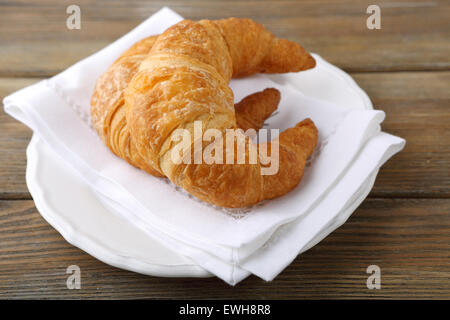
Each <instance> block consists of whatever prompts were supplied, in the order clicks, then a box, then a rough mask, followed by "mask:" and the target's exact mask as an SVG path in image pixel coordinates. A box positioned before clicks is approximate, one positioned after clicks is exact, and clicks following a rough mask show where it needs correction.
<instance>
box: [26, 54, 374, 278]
mask: <svg viewBox="0 0 450 320" xmlns="http://www.w3.org/2000/svg"><path fill="white" fill-rule="evenodd" d="M314 57H315V58H316V61H317V66H316V68H315V69H313V70H310V71H307V72H301V73H291V74H286V75H281V76H280V75H271V76H270V78H271V79H272V80H274V81H276V82H278V83H280V84H283V85H291V86H295V87H296V88H297V89H300V90H301V91H302V92H303V93H304V94H305V95H307V96H310V97H314V98H317V99H322V100H326V101H330V102H333V103H336V104H339V105H341V106H344V107H351V108H361V109H372V103H371V102H370V99H369V98H368V97H367V95H366V94H365V92H364V91H362V90H361V88H359V87H358V85H357V84H356V83H355V82H354V81H353V79H352V78H351V77H350V76H349V75H348V74H346V73H345V72H343V71H342V70H340V69H338V68H336V67H335V66H333V65H331V64H329V63H328V62H326V61H325V60H323V59H322V58H321V57H320V56H318V55H314ZM27 159H28V165H27V173H26V180H27V185H28V189H29V191H30V193H31V195H32V197H33V199H34V202H35V204H36V208H37V209H38V211H39V212H40V213H41V215H42V216H43V217H44V219H45V220H47V222H48V223H50V224H51V225H52V226H53V227H54V228H55V229H56V230H58V231H59V232H60V233H61V235H62V236H63V237H64V238H65V239H66V240H67V241H68V242H69V243H71V244H73V245H74V246H76V247H78V248H80V249H82V250H84V251H86V252H87V253H89V254H90V255H92V256H94V257H96V258H97V259H99V260H101V261H103V262H105V263H107V264H110V265H112V266H115V267H118V268H122V269H126V270H130V271H134V272H139V273H143V274H148V275H153V276H164V277H186V276H189V277H208V276H211V274H210V273H209V272H207V271H206V270H204V269H202V268H201V267H199V266H197V265H196V264H195V263H193V262H192V261H191V260H190V259H188V258H185V257H183V256H181V255H179V254H177V253H176V252H173V251H172V250H171V249H169V248H167V247H165V246H164V244H163V243H161V242H159V241H157V240H156V239H153V238H151V237H149V236H148V235H146V234H144V233H143V232H142V231H140V230H139V229H137V228H135V227H134V226H132V225H131V224H129V223H127V222H126V221H125V220H123V219H121V218H120V217H118V216H117V215H115V214H113V213H111V212H109V211H108V210H107V209H106V208H105V207H104V206H103V205H102V204H101V202H100V201H99V199H98V198H97V196H96V195H95V193H94V192H93V191H92V190H91V189H90V188H89V187H88V186H87V185H86V184H85V183H84V181H83V180H82V179H81V177H80V176H79V175H78V174H77V172H76V171H74V170H73V169H72V168H71V167H70V166H68V165H67V164H66V163H65V162H64V161H63V160H62V159H61V158H60V157H59V156H58V155H57V154H55V153H54V152H53V151H52V149H51V148H50V147H49V146H47V145H46V143H45V142H43V141H42V140H40V139H39V138H38V137H37V136H36V135H34V136H33V138H32V139H31V142H30V144H29V146H28V149H27ZM371 187H372V183H368V184H367V187H366V188H367V190H366V191H367V192H368V191H369V190H370V188H371ZM344 221H345V220H344ZM339 225H340V224H337V225H335V226H334V227H333V230H334V229H335V228H337V227H338V226H339ZM331 231H332V230H328V232H327V233H326V234H328V233H329V232H331ZM326 234H324V233H321V234H317V235H316V237H315V238H314V239H313V240H311V242H310V245H308V246H307V247H308V248H310V247H311V246H313V245H315V244H316V243H317V242H319V241H320V240H321V239H322V238H323V237H324V236H325V235H326Z"/></svg>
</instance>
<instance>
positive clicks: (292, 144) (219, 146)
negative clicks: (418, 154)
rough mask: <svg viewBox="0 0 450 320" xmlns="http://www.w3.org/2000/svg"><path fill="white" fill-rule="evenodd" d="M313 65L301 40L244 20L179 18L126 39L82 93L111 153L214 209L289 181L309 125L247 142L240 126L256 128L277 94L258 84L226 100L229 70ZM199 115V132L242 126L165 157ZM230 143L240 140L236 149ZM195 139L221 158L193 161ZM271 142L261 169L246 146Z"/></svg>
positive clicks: (308, 141)
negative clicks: (270, 157) (88, 95)
mask: <svg viewBox="0 0 450 320" xmlns="http://www.w3.org/2000/svg"><path fill="white" fill-rule="evenodd" d="M314 66H315V60H314V58H313V57H312V56H311V55H310V54H308V53H307V52H306V51H305V50H304V49H303V48H302V47H301V46H300V45H298V44H297V43H294V42H291V41H288V40H285V39H278V38H276V37H275V36H274V35H273V34H272V33H270V32H269V31H267V30H266V29H265V28H264V27H263V26H262V25H260V24H258V23H256V22H254V21H252V20H250V19H237V18H230V19H224V20H215V21H211V20H201V21H198V22H194V21H190V20H184V21H181V22H180V23H178V24H176V25H174V26H172V27H170V28H169V29H167V30H166V31H165V32H164V33H162V34H161V35H159V36H153V37H149V38H146V39H144V40H141V41H140V42H138V43H136V44H135V45H133V46H132V47H131V48H130V49H128V50H127V51H126V52H124V53H123V54H122V55H121V56H120V57H119V59H117V60H116V61H115V62H114V63H113V65H112V66H111V67H110V68H109V69H108V70H107V71H106V72H105V73H104V74H103V75H102V76H101V77H100V78H99V79H98V81H97V84H96V87H95V89H94V94H93V96H92V99H91V116H92V123H93V126H94V128H95V129H96V130H97V132H98V134H99V136H100V138H101V139H102V140H103V141H104V142H105V144H106V145H107V146H108V147H109V148H110V149H111V150H112V151H113V152H114V153H115V154H116V155H118V156H119V157H121V158H123V159H125V160H126V161H128V162H129V163H130V164H132V165H134V166H136V167H138V168H141V169H143V170H145V171H146V172H148V173H150V174H152V175H155V176H160V177H167V178H168V179H170V181H172V182H173V183H174V184H175V185H178V186H180V187H182V188H184V189H185V190H186V191H187V192H189V193H190V194H192V195H194V196H196V197H197V198H199V199H201V200H203V201H206V202H209V203H212V204H214V205H218V206H222V207H231V208H237V207H246V206H250V205H254V204H256V203H258V202H260V201H262V200H264V199H272V198H275V197H279V196H282V195H284V194H286V193H287V192H289V191H290V190H292V189H293V188H295V187H296V186H297V185H298V183H299V182H300V180H301V178H302V176H303V172H304V167H305V163H306V160H307V158H308V157H309V156H310V155H311V154H312V152H313V151H314V148H315V146H316V143H317V135H318V133H317V129H316V127H315V126H314V123H313V122H312V121H311V120H310V119H306V120H304V121H302V122H300V123H298V124H297V125H296V126H295V127H293V128H290V129H287V130H285V131H284V132H282V133H281V134H280V135H279V137H278V138H277V139H276V141H272V142H267V143H259V144H258V145H256V144H254V143H253V141H252V140H251V138H250V137H249V136H248V135H246V134H245V133H244V132H243V130H248V129H256V130H257V129H260V128H261V127H262V125H263V123H264V120H265V119H266V118H267V117H268V116H269V115H270V114H271V113H272V112H273V111H274V110H275V109H276V108H277V105H278V103H279V100H280V95H279V92H278V91H277V90H275V89H266V90H264V91H262V92H258V93H255V94H253V95H250V96H248V97H246V98H244V99H243V100H242V101H241V102H239V103H238V104H236V105H234V104H233V101H234V97H233V92H232V91H231V89H230V88H229V86H228V83H229V81H230V79H231V78H232V77H242V76H246V75H251V74H255V73H259V72H265V73H283V72H298V71H302V70H307V69H310V68H313V67H314ZM198 123H200V129H201V132H208V130H209V129H214V130H215V131H214V132H220V133H223V135H222V136H223V137H225V136H226V134H228V132H229V131H230V130H234V129H238V128H239V129H243V130H234V136H233V137H232V140H230V141H229V140H225V138H221V137H219V136H214V137H213V138H211V137H210V139H202V140H200V141H198V140H196V139H195V138H194V140H193V141H190V144H189V148H190V149H192V150H194V152H193V153H192V152H189V153H187V155H186V154H185V152H184V151H186V150H185V149H183V152H182V153H183V156H182V157H183V161H174V157H173V155H174V153H177V154H178V153H179V145H178V144H177V141H179V140H180V137H179V136H178V137H177V136H176V135H177V134H179V131H180V130H184V131H185V132H188V133H189V134H190V135H191V136H194V137H195V134H196V130H197V129H198V128H196V126H197V124H198ZM227 139H228V138H227ZM237 141H244V148H240V147H238V144H237V143H236V142H237ZM198 143H200V150H201V151H200V152H202V150H203V151H204V152H206V151H207V150H209V152H211V153H210V154H211V155H213V157H215V159H217V157H218V158H220V159H227V161H226V162H225V163H223V162H212V163H211V162H208V161H197V159H198V158H197V156H198V152H197V153H196V151H195V150H196V147H197V146H198ZM275 146H276V149H277V150H278V159H277V161H278V165H277V168H278V170H277V171H276V172H274V173H273V174H262V172H263V169H264V168H266V167H268V166H270V164H268V163H267V162H264V161H263V160H262V159H261V158H259V157H256V158H255V159H256V160H255V159H254V158H253V154H252V152H251V151H252V150H260V149H266V151H267V154H271V153H274V150H275ZM175 150H176V152H175ZM211 150H212V151H211ZM201 155H202V154H201ZM200 158H201V156H200ZM228 159H231V160H233V161H228ZM242 159H243V160H244V161H240V160H242ZM251 159H254V161H251ZM149 192H151V190H150V191H149Z"/></svg>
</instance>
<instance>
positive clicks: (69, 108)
mask: <svg viewBox="0 0 450 320" xmlns="http://www.w3.org/2000/svg"><path fill="white" fill-rule="evenodd" d="M181 19H182V18H181V17H180V16H179V15H177V14H176V13H174V12H173V11H171V10H170V9H168V8H164V9H162V10H160V11H159V12H158V13H156V14H155V15H153V16H152V17H150V18H149V19H147V20H146V21H144V22H143V23H142V24H141V25H139V26H138V27H136V28H135V29H134V30H132V31H131V32H130V33H128V34H126V35H125V36H123V37H122V38H120V39H119V40H117V41H115V42H114V43H113V44H111V45H109V46H108V47H106V48H105V49H103V50H101V51H99V52H97V53H96V54H94V55H92V56H90V57H88V58H86V59H84V60H82V61H80V62H78V63H77V64H75V65H73V66H72V67H70V68H68V69H67V70H65V71H64V72H62V73H60V74H58V75H56V76H55V77H53V78H51V79H49V80H44V81H41V82H39V83H37V84H35V85H32V86H30V87H27V88H24V89H22V90H19V91H17V92H16V93H13V94H12V95H10V96H8V97H6V98H5V99H4V105H5V111H6V112H7V113H8V114H10V115H11V116H13V117H15V118H16V119H18V120H19V121H21V122H23V123H25V124H26V125H27V126H29V127H30V128H31V129H32V130H33V131H34V132H35V134H38V135H39V136H40V137H41V138H42V139H43V140H44V141H46V142H47V143H48V144H49V145H50V146H51V148H52V149H53V150H54V151H55V152H57V153H58V154H59V155H60V156H61V157H62V158H63V159H64V160H65V161H66V162H67V163H69V164H70V165H71V166H72V167H73V168H74V169H75V170H76V171H77V172H79V174H80V176H81V177H82V178H83V179H84V180H85V181H86V183H87V184H88V185H89V186H90V187H91V188H93V189H94V190H95V191H96V192H97V193H98V195H99V198H100V199H101V200H102V201H103V203H104V204H105V205H106V206H108V207H109V208H110V209H111V211H112V212H114V213H116V214H119V215H121V216H122V217H125V218H126V219H127V220H128V221H129V222H130V223H132V224H133V225H135V226H137V227H139V228H141V229H142V230H144V231H146V232H148V233H149V234H151V235H152V237H153V238H155V237H156V238H158V239H160V240H161V241H163V242H164V243H165V244H167V245H168V246H169V247H171V248H172V249H174V250H175V251H177V252H179V253H180V254H182V255H185V256H188V257H190V258H191V259H192V260H193V261H195V262H196V263H198V264H199V265H200V266H202V267H203V268H205V269H207V270H208V271H210V272H211V273H213V274H215V275H217V276H218V277H220V278H222V279H223V280H225V281H226V282H228V283H230V284H235V283H237V282H239V281H241V280H242V279H244V278H245V277H246V276H248V275H249V274H250V273H254V274H256V275H258V276H260V277H262V278H263V279H266V280H270V279H273V278H274V277H275V276H276V275H277V274H278V273H279V272H280V271H281V270H282V269H283V268H284V267H285V266H286V265H288V264H289V263H290V262H291V261H292V259H293V258H295V256H296V255H297V254H298V253H300V252H302V251H303V250H305V249H307V248H308V247H310V246H311V245H313V242H314V241H317V239H319V238H320V237H321V236H322V237H324V236H326V234H328V233H329V232H331V231H332V230H334V228H336V227H337V226H338V225H339V224H341V223H343V222H344V221H345V219H346V218H347V217H348V216H349V215H350V214H351V212H352V211H353V210H354V209H355V208H356V206H357V205H358V204H359V203H360V202H361V201H362V200H363V199H364V198H365V196H366V195H367V193H368V192H369V190H370V187H371V184H372V183H373V180H374V177H375V176H376V172H377V170H378V169H379V167H380V166H381V165H382V164H383V163H384V162H385V161H386V160H387V159H388V158H389V157H390V156H392V155H393V154H395V153H396V152H398V151H399V150H401V149H402V148H403V145H404V140H402V139H400V138H397V137H394V136H391V135H388V134H386V133H382V132H380V123H381V122H382V120H383V119H384V113H383V112H382V111H375V110H361V109H354V108H353V109H352V108H349V106H340V105H338V104H333V103H330V102H326V101H322V100H319V99H315V98H311V97H307V96H305V95H304V94H303V93H302V92H301V91H300V90H301V88H300V90H299V89H297V88H295V87H294V86H289V85H280V84H279V82H274V81H272V80H271V78H270V77H269V76H263V75H257V76H254V77H249V78H245V79H239V80H232V81H231V87H232V89H233V91H234V93H235V99H236V101H239V100H240V99H241V98H242V97H244V96H245V95H247V94H249V93H253V92H255V91H259V90H262V89H264V88H267V87H275V88H278V89H279V90H280V91H281V94H282V100H281V103H280V106H279V110H278V113H277V114H276V115H274V116H273V117H271V118H270V119H269V120H268V122H269V127H268V128H269V129H270V128H276V129H280V130H284V129H286V128H288V127H290V126H293V125H295V124H296V122H298V121H300V120H302V119H304V118H306V117H310V118H312V120H313V121H314V122H315V123H316V125H317V127H318V129H319V145H318V147H317V150H316V152H315V153H314V155H313V157H312V159H311V161H310V165H309V166H308V167H307V168H306V170H305V175H304V178H303V180H302V182H301V183H300V185H299V186H298V187H297V188H296V189H295V190H293V191H292V192H290V193H289V194H287V195H286V196H284V197H282V198H279V199H275V200H272V201H268V202H266V203H263V204H262V205H258V206H255V207H253V208H250V209H246V210H225V209H222V208H218V207H215V206H212V205H208V204H205V203H203V202H201V201H199V200H197V199H195V198H194V197H192V196H190V195H188V194H187V193H185V192H184V191H183V190H180V189H179V188H176V187H175V186H174V185H172V184H171V183H170V182H168V181H167V179H159V178H155V177H153V176H150V175H148V174H146V173H144V172H142V171H140V170H138V169H136V168H134V167H132V166H130V165H129V164H127V163H126V162H125V161H123V160H122V159H119V158H117V157H116V156H114V155H113V154H112V153H111V152H110V151H109V150H108V149H107V148H106V146H104V145H103V143H102V142H101V141H100V139H99V138H98V136H97V134H96V132H95V131H94V130H93V129H92V127H91V126H90V116H89V108H90V105H89V100H90V97H91V94H92V91H93V88H94V85H95V81H96V79H97V78H98V76H99V75H100V74H101V73H102V72H104V71H105V70H106V69H107V68H108V66H109V65H110V64H111V63H112V62H113V61H114V60H115V59H116V58H117V57H118V56H119V55H120V54H121V53H122V52H123V51H124V50H126V49H127V48H128V47H130V46H131V45H132V44H133V43H135V42H136V41H138V40H140V39H142V38H144V37H147V36H149V35H153V34H159V33H161V32H163V31H164V30H165V29H166V28H167V27H169V26H170V25H172V24H174V23H177V22H178V21H180V20H181ZM306 72H314V70H311V71H306ZM281 77H282V76H281ZM318 85H320V84H318Z"/></svg>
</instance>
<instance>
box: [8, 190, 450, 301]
mask: <svg viewBox="0 0 450 320" xmlns="http://www.w3.org/2000/svg"><path fill="white" fill-rule="evenodd" d="M449 250H450V199H421V200H411V199H369V200H366V201H365V202H364V203H363V205H362V206H361V207H360V208H359V209H357V210H356V212H355V213H354V214H353V216H352V217H351V218H350V219H349V221H347V223H345V224H344V225H343V226H342V227H341V228H339V229H338V230H336V231H335V232H334V233H332V234H331V235H330V236H328V237H327V238H326V239H325V240H324V241H322V242H321V243H319V244H318V245H317V246H315V247H314V248H313V249H311V250H309V251H307V252H306V253H304V254H302V255H301V256H300V257H298V258H297V259H296V260H295V261H294V262H293V263H292V264H291V265H290V266H289V267H288V268H286V269H285V270H284V271H283V272H282V273H281V274H280V275H279V276H278V277H277V278H276V280H275V281H273V282H264V281H263V280H261V279H259V278H256V277H254V276H252V277H250V278H248V279H246V280H244V281H243V282H241V283H240V284H238V285H237V286H235V287H230V286H228V285H227V284H225V283H224V282H222V281H221V280H219V279H217V278H208V279H189V278H175V279H174V278H157V277H149V276H144V275H139V274H136V273H132V272H128V271H124V270H119V269H116V268H113V267H110V266H108V265H106V264H103V263H102V262H100V261H98V260H96V259H94V258H92V257H90V256H89V255H87V254H86V253H84V252H82V251H81V250H79V249H77V248H75V247H73V246H71V245H70V244H68V243H67V242H66V241H65V240H64V239H63V238H62V237H61V236H60V235H59V234H58V233H57V232H56V231H55V230H54V229H53V228H52V227H50V226H49V225H48V224H47V222H46V221H44V220H43V219H42V218H41V217H40V215H39V214H38V212H37V211H36V209H35V208H34V203H33V202H32V201H0V298H27V299H28V298H55V299H61V298H64V299H67V298H85V299H91V298H96V299H102V298H103V299H107V298H115V299H128V298H187V297H189V298H198V299H203V298H209V299H216V298H224V299H230V298H236V297H239V298H243V299H244V298H248V299H260V298H264V299H299V298H302V299H303V298H308V299H309V298H317V299H323V298H339V299H346V298H357V299H359V298H447V299H448V298H450V283H449V281H448V279H449V277H450V255H449ZM73 264H76V265H78V266H79V267H80V268H81V277H82V278H81V289H80V290H68V289H67V287H66V280H67V277H68V276H67V275H66V268H67V267H68V266H69V265H73ZM369 265H378V266H379V267H380V269H381V289H380V290H369V289H367V287H366V280H367V277H368V274H367V273H366V269H367V267H368V266H369Z"/></svg>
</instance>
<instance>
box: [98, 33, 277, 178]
mask: <svg viewBox="0 0 450 320" xmlns="http://www.w3.org/2000/svg"><path fill="white" fill-rule="evenodd" d="M156 38H157V36H151V37H148V38H145V39H143V40H141V41H138V42H137V43H135V44H134V45H133V46H132V47H131V48H129V49H128V50H126V51H125V52H124V53H122V55H121V56H120V57H119V58H118V59H117V60H116V61H115V62H114V63H113V64H112V65H111V66H110V67H109V68H108V70H107V71H106V72H105V73H103V74H102V75H101V76H100V77H99V79H98V80H97V83H96V86H95V89H94V93H93V95H92V98H91V119H92V122H93V126H94V128H95V129H96V130H97V133H98V134H99V136H100V138H101V139H102V140H103V142H104V143H105V144H106V145H107V146H108V147H109V148H110V150H111V151H112V152H114V153H115V154H116V155H117V156H119V157H121V158H123V159H125V160H126V161H127V162H128V163H130V164H131V165H133V166H135V167H138V168H140V169H142V170H144V171H146V172H147V173H150V174H152V175H154V176H157V177H162V176H163V175H162V174H161V173H159V172H158V171H156V170H155V169H153V168H152V167H151V166H149V165H147V164H146V162H145V160H144V159H143V158H142V157H141V156H140V155H139V153H138V152H137V151H136V148H135V146H134V144H133V143H132V142H131V138H130V133H129V131H128V127H127V125H126V121H127V120H126V117H125V109H124V105H125V101H124V97H123V91H124V90H125V88H126V87H127V86H128V84H129V82H130V80H131V78H132V77H133V76H134V75H135V74H136V72H137V69H138V67H139V65H140V63H141V62H142V60H143V59H144V58H145V57H146V55H147V54H148V53H149V51H150V49H151V48H152V46H153V43H154V42H155V40H156ZM279 102H280V92H279V91H278V90H276V89H274V88H267V89H265V90H264V91H261V92H256V93H253V94H251V95H249V96H248V97H246V98H244V99H243V100H242V101H240V102H239V103H238V104H236V108H235V110H236V121H237V125H238V127H239V128H242V129H243V130H244V131H247V130H248V129H254V130H258V129H260V128H261V127H262V126H263V124H264V120H266V119H267V117H269V116H270V115H271V114H272V113H273V111H275V110H276V109H277V106H278V103H279Z"/></svg>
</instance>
